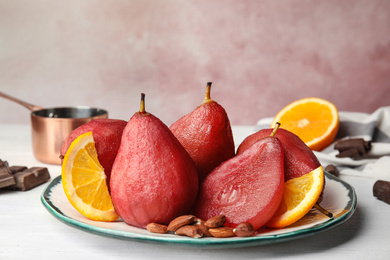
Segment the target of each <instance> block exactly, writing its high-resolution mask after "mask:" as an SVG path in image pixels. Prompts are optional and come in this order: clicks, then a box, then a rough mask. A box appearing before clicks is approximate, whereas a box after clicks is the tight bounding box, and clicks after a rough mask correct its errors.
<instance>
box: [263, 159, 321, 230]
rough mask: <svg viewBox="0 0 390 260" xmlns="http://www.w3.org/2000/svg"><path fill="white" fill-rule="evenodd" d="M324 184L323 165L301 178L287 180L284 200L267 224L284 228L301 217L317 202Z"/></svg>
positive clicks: (271, 226) (270, 226)
mask: <svg viewBox="0 0 390 260" xmlns="http://www.w3.org/2000/svg"><path fill="white" fill-rule="evenodd" d="M323 186H324V171H323V169H322V166H320V167H318V168H317V169H315V170H313V171H311V172H310V173H307V174H305V175H303V176H301V177H299V178H295V179H290V180H288V181H286V182H285V183H284V194H283V199H282V202H281V203H280V206H279V208H278V210H277V211H276V213H275V215H274V216H273V217H272V218H271V220H270V221H269V222H268V223H267V224H266V226H267V227H269V228H283V227H286V226H289V225H291V224H293V223H294V222H296V221H298V220H299V219H301V218H302V217H303V216H305V215H306V213H308V212H309V211H310V209H312V208H313V207H314V205H315V204H316V203H317V201H318V198H319V197H320V195H321V192H322V188H323Z"/></svg>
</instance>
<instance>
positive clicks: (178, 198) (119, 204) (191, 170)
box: [110, 94, 198, 227]
mask: <svg viewBox="0 0 390 260" xmlns="http://www.w3.org/2000/svg"><path fill="white" fill-rule="evenodd" d="M110 186H111V198H112V202H113V204H114V207H115V210H116V212H117V213H118V215H119V216H120V217H121V218H122V219H123V220H124V221H125V222H126V223H127V224H129V225H133V226H138V227H146V225H147V224H149V223H151V222H156V223H160V224H168V223H169V222H170V221H171V220H172V219H174V218H175V217H177V216H179V215H183V214H188V213H189V212H190V210H191V208H192V207H193V205H194V203H195V200H196V196H197V193H198V174H197V171H196V168H195V164H194V162H193V161H192V159H191V157H190V156H189V154H188V153H187V151H186V150H185V149H184V147H183V146H182V145H181V144H180V142H179V141H178V140H177V139H176V137H175V136H174V135H173V134H172V132H171V131H170V130H169V128H168V127H167V126H166V125H165V124H164V123H163V122H161V120H160V119H158V118H157V117H155V116H153V115H152V114H150V113H148V112H145V105H144V94H142V95H141V106H140V111H139V112H136V113H135V114H134V115H133V116H132V117H131V119H130V120H129V122H128V123H127V126H126V127H125V129H124V131H123V135H122V141H121V145H120V147H119V150H118V154H117V157H116V159H115V162H114V165H113V168H112V173H111V182H110Z"/></svg>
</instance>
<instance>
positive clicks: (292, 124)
mask: <svg viewBox="0 0 390 260" xmlns="http://www.w3.org/2000/svg"><path fill="white" fill-rule="evenodd" d="M276 122H279V123H280V124H281V128H284V129H286V130H289V131H290V132H293V133H294V134H296V135H297V136H299V138H301V139H302V141H304V142H305V143H306V145H307V146H308V147H309V148H311V149H312V150H314V151H320V150H322V149H324V148H325V147H327V146H328V145H330V144H331V143H332V142H333V140H334V139H335V137H336V134H337V131H338V129H339V114H338V110H337V108H336V106H335V105H334V104H332V103H331V102H329V101H327V100H325V99H321V98H315V97H310V98H303V99H299V100H297V101H294V102H292V103H291V104H289V105H287V106H285V107H284V108H283V109H282V110H280V111H279V113H277V115H276V116H275V118H274V120H273V122H272V124H271V127H272V128H273V127H274V125H275V123H276Z"/></svg>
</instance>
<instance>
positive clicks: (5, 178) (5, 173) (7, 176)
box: [0, 160, 16, 188]
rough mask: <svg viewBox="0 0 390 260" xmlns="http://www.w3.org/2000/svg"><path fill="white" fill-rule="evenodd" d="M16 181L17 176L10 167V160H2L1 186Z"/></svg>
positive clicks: (0, 163)
mask: <svg viewBox="0 0 390 260" xmlns="http://www.w3.org/2000/svg"><path fill="white" fill-rule="evenodd" d="M15 183H16V182H15V178H14V176H13V174H12V172H11V170H10V169H9V167H8V162H7V161H2V160H0V188H4V187H9V186H11V185H14V184H15Z"/></svg>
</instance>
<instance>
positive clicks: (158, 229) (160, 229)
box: [146, 223, 168, 234]
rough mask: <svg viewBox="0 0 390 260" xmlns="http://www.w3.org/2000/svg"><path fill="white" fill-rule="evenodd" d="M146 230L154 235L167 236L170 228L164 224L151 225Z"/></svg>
mask: <svg viewBox="0 0 390 260" xmlns="http://www.w3.org/2000/svg"><path fill="white" fill-rule="evenodd" d="M146 229H147V230H149V231H150V232H152V233H160V234H165V233H167V232H168V227H167V226H166V225H162V224H158V223H149V224H148V225H147V226H146Z"/></svg>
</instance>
